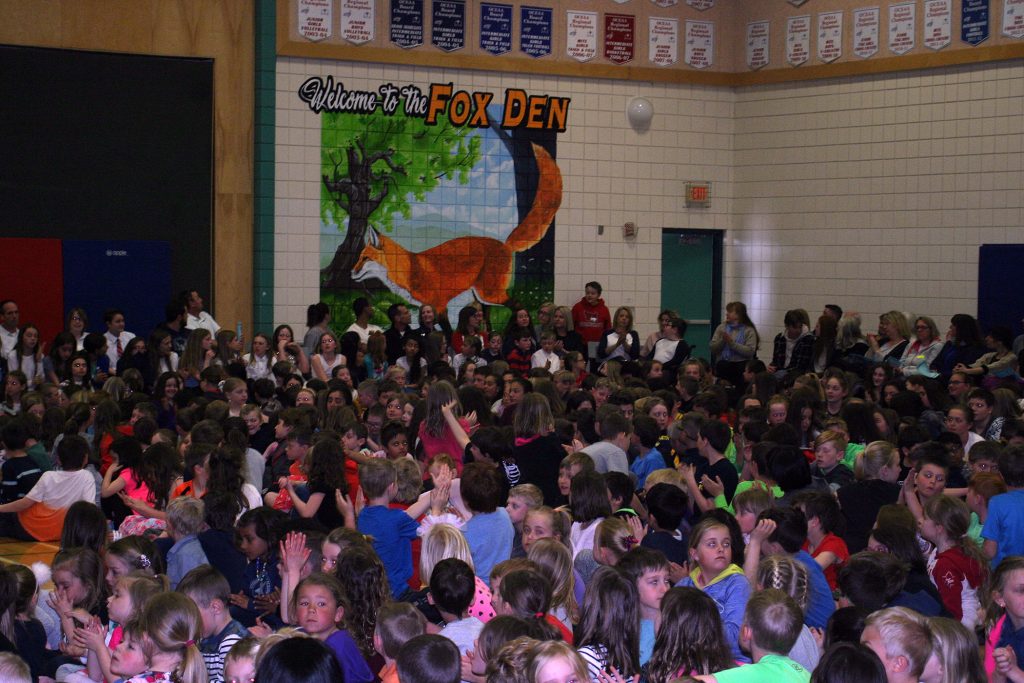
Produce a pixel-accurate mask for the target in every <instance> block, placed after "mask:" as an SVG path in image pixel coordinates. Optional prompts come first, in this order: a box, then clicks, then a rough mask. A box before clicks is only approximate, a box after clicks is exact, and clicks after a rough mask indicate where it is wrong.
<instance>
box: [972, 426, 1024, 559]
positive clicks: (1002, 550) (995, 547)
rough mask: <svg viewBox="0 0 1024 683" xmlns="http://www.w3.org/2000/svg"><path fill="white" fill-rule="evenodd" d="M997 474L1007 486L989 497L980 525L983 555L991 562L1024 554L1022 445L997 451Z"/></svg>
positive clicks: (1023, 451) (1023, 466) (1023, 462)
mask: <svg viewBox="0 0 1024 683" xmlns="http://www.w3.org/2000/svg"><path fill="white" fill-rule="evenodd" d="M999 474H1001V475H1003V481H1005V482H1006V486H1007V488H1009V489H1010V490H1009V491H1007V492H1006V493H1001V494H999V495H998V496H992V498H991V499H990V500H989V501H988V517H987V518H986V519H985V526H984V527H982V529H981V537H982V538H984V539H985V546H984V551H985V555H986V556H988V557H990V558H992V566H993V567H998V566H999V563H1000V562H1002V561H1003V559H1004V558H1005V557H1007V556H1009V555H1022V554H1024V446H1020V445H1017V446H1007V447H1006V448H1005V449H1004V450H1003V452H1002V453H1000V455H999Z"/></svg>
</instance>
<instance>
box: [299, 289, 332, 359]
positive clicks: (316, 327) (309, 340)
mask: <svg viewBox="0 0 1024 683" xmlns="http://www.w3.org/2000/svg"><path fill="white" fill-rule="evenodd" d="M330 324H331V309H330V308H328V306H327V304H325V303H324V302H323V301H318V302H317V303H315V304H310V305H309V308H307V309H306V327H307V328H309V329H308V330H306V336H305V337H303V338H302V350H303V351H305V352H306V356H307V357H308V358H312V357H313V350H314V349H315V348H316V345H317V344H319V343H320V338H321V337H323V336H324V335H325V334H327V333H328V332H330V331H331V330H330V328H329V327H328V325H330Z"/></svg>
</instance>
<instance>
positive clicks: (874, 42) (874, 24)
mask: <svg viewBox="0 0 1024 683" xmlns="http://www.w3.org/2000/svg"><path fill="white" fill-rule="evenodd" d="M960 13H961V16H960V27H961V29H960V40H961V41H962V42H964V43H966V44H968V45H980V44H981V43H983V42H984V41H985V40H987V39H988V37H989V1H988V0H962V5H961V7H960ZM852 15H853V45H852V46H851V50H852V52H853V54H854V55H855V56H856V57H860V58H862V59H867V58H868V57H873V56H874V55H876V54H877V53H878V52H879V49H880V47H879V45H880V42H881V40H882V36H881V10H880V9H879V8H878V7H865V8H863V9H855V10H853V11H852ZM1002 24H1003V35H1004V36H1006V37H1008V38H1024V0H1004V6H1003V22H1002ZM917 27H918V21H917V4H916V3H914V2H900V3H896V4H893V5H889V7H888V24H887V28H888V41H887V42H888V50H889V52H890V53H892V54H894V55H902V54H906V53H907V52H909V51H911V50H913V49H914V48H915V47H917V44H918V37H919V36H920V42H921V44H922V45H923V46H924V47H927V48H930V49H932V50H941V49H942V48H944V47H948V46H949V45H950V43H951V42H952V27H953V0H925V2H924V11H923V16H922V17H921V32H920V34H918V29H917ZM812 31H814V32H816V33H817V37H818V41H817V48H818V49H817V57H818V60H819V61H821V62H825V63H830V62H834V61H835V60H837V59H839V58H840V57H842V55H843V12H822V13H821V14H818V15H817V17H816V22H815V18H813V17H812V16H811V15H809V14H808V15H805V16H798V17H789V18H788V19H787V20H786V63H787V64H789V65H791V66H800V65H801V64H803V63H805V62H806V61H807V60H808V59H809V58H810V52H811V32H812ZM769 34H770V27H769V23H768V22H766V21H758V22H751V23H749V24H747V36H746V37H747V66H748V67H750V68H751V69H760V68H761V67H763V66H766V65H767V64H768V63H769V62H770V58H769V53H768V45H769Z"/></svg>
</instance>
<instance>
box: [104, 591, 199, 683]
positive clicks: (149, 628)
mask: <svg viewBox="0 0 1024 683" xmlns="http://www.w3.org/2000/svg"><path fill="white" fill-rule="evenodd" d="M139 630H140V631H141V645H142V647H141V650H142V654H143V655H144V657H145V661H146V667H147V670H146V672H144V673H142V674H139V675H138V676H133V677H132V678H130V679H128V680H126V681H125V683H157V682H161V683H162V682H163V681H169V682H172V683H207V680H208V679H207V675H206V664H205V663H204V662H203V655H202V653H200V652H199V640H200V639H201V638H202V637H203V620H202V616H201V615H200V614H199V608H198V607H196V604H195V603H194V602H192V600H190V599H189V598H188V597H187V596H185V595H183V594H181V593H161V594H160V595H157V596H156V597H154V598H153V599H151V600H150V601H149V602H148V603H147V604H146V608H145V610H144V611H143V612H142V617H141V618H140V620H139ZM115 656H116V655H115Z"/></svg>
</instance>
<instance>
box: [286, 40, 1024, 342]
mask: <svg viewBox="0 0 1024 683" xmlns="http://www.w3.org/2000/svg"><path fill="white" fill-rule="evenodd" d="M328 74H330V75H333V76H334V78H335V80H336V81H337V80H341V81H343V82H344V83H345V86H346V88H349V89H365V90H376V88H377V87H378V86H379V85H380V84H382V83H386V82H391V83H395V84H406V83H413V84H416V85H418V86H420V87H421V88H423V89H426V88H427V87H428V86H429V84H430V83H431V82H449V81H451V82H453V83H454V84H455V86H456V87H457V88H462V89H469V90H486V91H489V92H492V93H494V94H495V99H500V98H501V95H502V93H503V92H504V90H505V88H509V87H516V88H524V89H526V90H527V91H528V92H529V93H530V94H550V95H557V96H568V97H571V98H572V104H571V106H570V110H569V111H570V113H569V125H568V130H567V131H566V132H565V133H563V134H561V135H560V136H559V139H558V149H557V160H558V164H559V167H560V168H561V170H562V174H563V177H564V187H565V193H564V196H563V201H562V207H561V209H560V211H559V213H558V216H557V219H556V225H557V232H556V247H555V249H556V265H555V268H556V272H555V299H556V301H557V302H558V303H564V304H568V305H571V304H572V303H574V302H575V301H576V300H578V299H579V297H580V295H581V293H582V289H583V284H584V283H585V282H586V281H588V280H591V279H597V280H599V281H601V282H602V284H603V285H604V287H605V294H604V298H605V300H606V302H607V303H608V305H609V306H610V307H613V308H614V307H615V306H617V305H622V304H625V305H631V306H633V307H635V309H636V320H637V325H638V328H639V329H640V330H641V332H646V331H649V330H651V329H653V328H654V325H655V321H656V316H657V312H658V309H659V304H660V276H661V262H660V239H661V238H660V229H661V228H662V227H671V228H695V229H717V230H725V231H726V235H725V245H726V248H725V261H726V263H725V292H724V297H723V300H724V301H730V300H733V299H740V300H744V301H746V302H747V304H748V306H749V307H750V311H751V314H752V317H753V318H754V321H755V323H757V324H758V326H759V328H760V329H761V331H762V333H763V335H764V336H765V337H766V338H770V337H771V336H773V335H774V334H775V332H777V331H778V329H779V328H781V320H782V316H783V313H784V311H785V310H786V309H788V308H795V307H804V308H807V309H808V310H809V311H811V312H812V315H814V314H816V313H817V312H818V311H820V310H821V308H822V306H823V305H824V304H825V303H828V302H833V301H834V302H836V303H839V304H840V305H841V306H843V308H844V309H848V310H859V311H861V312H862V313H863V314H864V315H865V327H866V328H868V329H870V328H871V327H872V326H873V324H874V320H875V317H876V316H877V314H878V313H880V312H883V311H886V310H889V309H891V308H898V309H900V310H907V311H913V312H921V313H926V314H930V315H933V316H934V317H936V319H937V321H938V322H939V324H940V326H943V327H944V326H945V323H946V321H947V320H948V318H949V316H951V315H952V314H953V313H956V312H968V313H972V314H973V313H975V309H976V283H977V276H976V269H977V247H978V246H979V245H980V244H983V243H994V242H1020V241H1024V230H1022V227H1021V226H1022V225H1024V192H1022V189H1024V154H1022V152H1024V149H1022V146H1024V116H1022V115H1021V112H1024V66H1021V65H1017V64H1012V63H1007V64H996V65H983V66H972V67H963V68H954V69H945V70H941V71H935V72H920V73H900V74H891V75H884V76H876V77H861V78H853V79H845V80H841V81H840V80H835V81H817V82H810V83H797V84H786V85H779V86H765V87H759V88H748V89H744V90H740V91H736V92H734V91H732V90H729V89H722V88H704V87H697V86H687V85H669V84H649V83H628V82H612V81H597V82H588V81H584V80H581V79H570V78H555V77H537V76H529V75H524V76H522V77H518V76H515V75H508V74H494V73H486V72H476V71H468V70H467V71H459V70H451V69H428V68H416V67H389V66H384V65H373V64H355V63H336V62H326V61H318V60H302V59H292V58H287V59H285V58H281V59H278V62H277V85H276V87H277V135H276V144H275V154H276V178H275V198H276V201H275V221H276V235H275V250H276V253H277V258H276V260H275V264H274V268H275V273H274V282H275V320H277V321H280V322H288V323H290V324H292V325H293V326H295V327H296V330H297V331H298V330H299V329H305V328H304V325H303V323H304V321H305V307H306V306H307V305H308V304H309V303H312V302H314V301H316V300H317V298H318V293H319V292H318V284H317V271H318V262H319V234H318V231H319V209H318V197H319V182H320V181H319V154H320V149H319V143H320V132H319V119H318V117H316V116H315V115H313V114H312V113H311V112H310V111H309V110H308V108H306V105H305V104H304V103H302V102H301V101H300V100H299V99H298V97H297V95H296V94H295V93H296V91H297V89H298V87H299V85H300V84H301V83H302V82H303V81H304V80H305V79H306V78H308V77H310V76H315V75H321V76H326V75H328ZM638 95H640V96H644V97H647V98H648V99H650V100H651V102H652V103H653V105H654V110H655V116H654V120H653V122H652V125H651V128H650V130H648V131H645V132H639V133H638V132H635V131H633V130H632V129H631V128H630V127H629V125H628V123H627V121H626V117H625V108H626V104H627V103H628V102H629V100H630V99H631V98H632V97H634V96H638ZM687 180H710V181H711V182H712V205H711V207H709V208H707V209H688V208H687V207H686V206H685V202H684V198H683V189H684V184H685V182H686V181H687ZM627 221H632V222H634V223H636V225H637V226H638V228H639V235H638V236H637V238H636V239H635V240H630V241H626V240H624V239H623V237H622V225H623V224H624V223H625V222H627ZM598 225H604V226H605V229H604V234H603V235H598V229H597V226H598ZM769 346H770V345H769ZM764 353H770V349H768V350H765V349H764V348H762V354H764Z"/></svg>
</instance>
